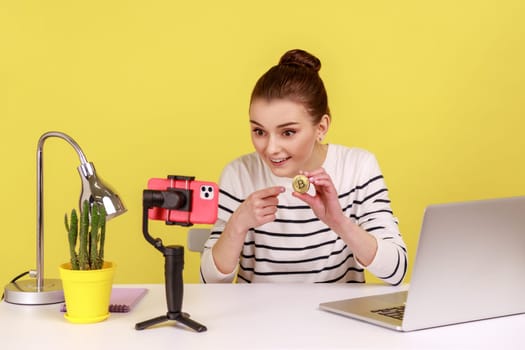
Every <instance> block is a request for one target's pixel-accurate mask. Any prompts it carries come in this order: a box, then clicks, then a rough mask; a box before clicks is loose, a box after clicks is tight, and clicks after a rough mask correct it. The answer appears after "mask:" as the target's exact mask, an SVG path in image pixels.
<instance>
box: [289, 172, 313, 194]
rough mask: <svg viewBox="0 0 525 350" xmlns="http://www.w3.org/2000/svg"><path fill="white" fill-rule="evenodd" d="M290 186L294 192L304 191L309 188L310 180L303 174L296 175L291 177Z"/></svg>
mask: <svg viewBox="0 0 525 350" xmlns="http://www.w3.org/2000/svg"><path fill="white" fill-rule="evenodd" d="M292 186H293V189H294V191H295V192H299V193H306V192H307V191H308V189H309V188H310V181H308V178H307V177H306V176H304V175H297V176H296V177H294V178H293V182H292Z"/></svg>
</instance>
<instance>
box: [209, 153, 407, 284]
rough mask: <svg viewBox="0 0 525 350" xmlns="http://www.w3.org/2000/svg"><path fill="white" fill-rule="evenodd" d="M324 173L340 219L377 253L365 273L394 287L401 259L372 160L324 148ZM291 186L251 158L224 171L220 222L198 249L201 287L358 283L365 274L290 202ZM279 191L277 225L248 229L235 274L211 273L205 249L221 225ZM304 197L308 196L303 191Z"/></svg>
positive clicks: (402, 249) (332, 236) (402, 268)
mask: <svg viewBox="0 0 525 350" xmlns="http://www.w3.org/2000/svg"><path fill="white" fill-rule="evenodd" d="M323 168H324V169H325V171H326V172H327V173H328V174H329V175H330V177H331V178H332V181H333V182H334V185H335V188H336V190H337V192H338V194H339V202H340V204H341V208H342V209H343V211H344V213H345V214H346V215H347V216H349V217H350V218H351V219H353V220H354V222H356V223H357V224H358V225H359V226H360V227H361V228H363V229H364V230H366V231H367V232H369V233H370V234H372V235H373V236H375V237H376V240H377V243H378V249H377V253H376V256H375V258H374V260H373V261H372V263H371V264H370V265H369V266H368V267H367V269H368V271H370V272H371V273H372V274H374V275H375V276H377V277H378V278H380V279H382V280H384V281H385V282H387V283H390V284H394V285H396V284H399V283H400V282H401V281H402V279H403V277H404V275H405V273H406V269H407V252H406V246H405V243H404V242H403V239H402V237H401V234H400V233H399V228H398V223H397V219H396V218H395V217H394V215H393V213H392V209H391V207H390V200H389V198H388V190H387V188H386V185H385V182H384V179H383V176H382V174H381V171H380V168H379V165H378V163H377V161H376V158H375V157H374V155H373V154H371V153H370V152H367V151H365V150H362V149H359V148H348V147H345V146H341V145H329V146H328V152H327V156H326V159H325V161H324V163H323ZM291 182H292V181H291V179H289V178H281V177H277V176H275V175H273V174H272V172H271V171H270V170H269V168H268V167H267V166H266V165H265V164H264V162H263V161H262V160H261V159H260V158H259V156H258V155H257V153H251V154H248V155H245V156H242V157H240V158H238V159H236V160H234V161H233V162H231V163H229V164H228V165H227V166H226V167H225V169H224V170H223V172H222V175H221V179H220V182H219V187H220V194H219V214H218V220H217V222H216V224H215V225H214V227H213V228H212V232H211V236H210V238H209V239H208V241H207V242H206V244H205V248H204V251H203V254H202V259H201V280H202V282H205V283H212V282H232V281H233V280H234V278H235V276H236V275H237V282H239V283H242V282H245V283H251V282H288V283H292V282H365V276H364V268H363V266H362V265H361V264H359V262H358V261H357V259H356V258H355V257H354V255H353V253H352V251H351V250H350V249H349V248H348V246H347V245H346V244H345V243H344V242H343V240H342V239H341V238H340V237H339V236H338V235H337V234H336V233H335V232H333V231H332V230H331V229H330V228H329V227H328V226H327V225H325V224H324V223H323V222H322V221H321V220H319V219H318V218H317V217H316V216H315V214H314V213H313V211H312V210H311V208H310V207H309V206H308V205H306V203H304V202H302V201H301V200H299V199H297V198H294V197H293V196H292V195H291V193H292V191H293V189H292V185H291ZM270 186H284V187H285V189H286V191H285V192H284V193H282V194H280V195H279V197H278V199H279V204H278V206H277V213H276V220H275V221H273V222H270V223H267V224H264V225H262V226H258V227H254V228H252V229H250V230H249V231H248V233H247V235H246V238H245V241H244V246H243V249H242V252H241V256H240V257H239V264H238V268H237V270H236V271H233V272H232V273H230V274H223V273H221V272H220V271H218V269H217V268H216V266H215V264H214V261H213V256H212V250H211V247H213V245H214V244H215V242H216V241H217V239H218V238H219V237H220V235H221V232H222V231H223V229H224V227H225V224H226V222H227V221H228V219H229V218H230V216H231V214H232V213H233V212H234V211H235V210H236V208H237V207H238V206H239V205H240V204H241V203H242V202H243V200H244V199H245V198H247V197H248V196H249V195H250V194H251V193H252V192H254V191H256V190H260V189H263V188H267V187H270ZM309 193H310V194H314V193H315V189H314V187H313V186H310V189H309Z"/></svg>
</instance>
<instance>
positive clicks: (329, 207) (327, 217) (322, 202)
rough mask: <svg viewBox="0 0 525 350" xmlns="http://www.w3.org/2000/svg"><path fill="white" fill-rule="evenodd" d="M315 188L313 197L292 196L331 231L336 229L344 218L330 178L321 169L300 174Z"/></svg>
mask: <svg viewBox="0 0 525 350" xmlns="http://www.w3.org/2000/svg"><path fill="white" fill-rule="evenodd" d="M301 173H302V174H303V175H305V176H306V177H307V178H308V180H309V181H310V184H311V185H313V186H314V187H315V195H314V196H312V195H310V194H308V193H299V192H293V193H292V195H293V196H294V197H296V198H299V199H301V200H302V201H304V202H305V203H306V204H308V205H309V206H310V207H311V208H312V210H313V212H314V214H315V215H316V216H317V217H318V218H319V219H320V220H321V221H323V222H324V223H325V224H326V225H328V226H329V227H331V228H332V229H335V228H337V227H338V226H339V225H340V224H341V223H342V222H343V221H344V220H345V216H344V214H343V211H342V209H341V205H340V204H339V198H338V195H337V191H336V189H335V186H334V183H333V182H332V178H331V177H330V175H328V174H327V173H326V172H325V170H324V169H323V168H320V169H317V170H314V171H305V172H301Z"/></svg>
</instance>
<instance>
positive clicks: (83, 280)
mask: <svg viewBox="0 0 525 350" xmlns="http://www.w3.org/2000/svg"><path fill="white" fill-rule="evenodd" d="M59 270H60V278H61V279H62V287H63V288H64V299H65V300H66V309H67V311H66V313H65V315H64V317H65V318H66V319H67V320H68V321H70V322H72V323H95V322H100V321H104V320H105V319H107V318H108V317H109V299H110V297H111V288H112V286H113V275H114V272H115V265H114V264H113V263H111V262H104V266H103V268H102V269H100V270H71V263H65V264H62V265H60V267H59Z"/></svg>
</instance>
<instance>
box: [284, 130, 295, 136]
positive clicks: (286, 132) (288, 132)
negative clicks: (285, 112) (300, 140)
mask: <svg viewBox="0 0 525 350" xmlns="http://www.w3.org/2000/svg"><path fill="white" fill-rule="evenodd" d="M283 135H284V136H293V135H295V130H286V131H284V132H283Z"/></svg>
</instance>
